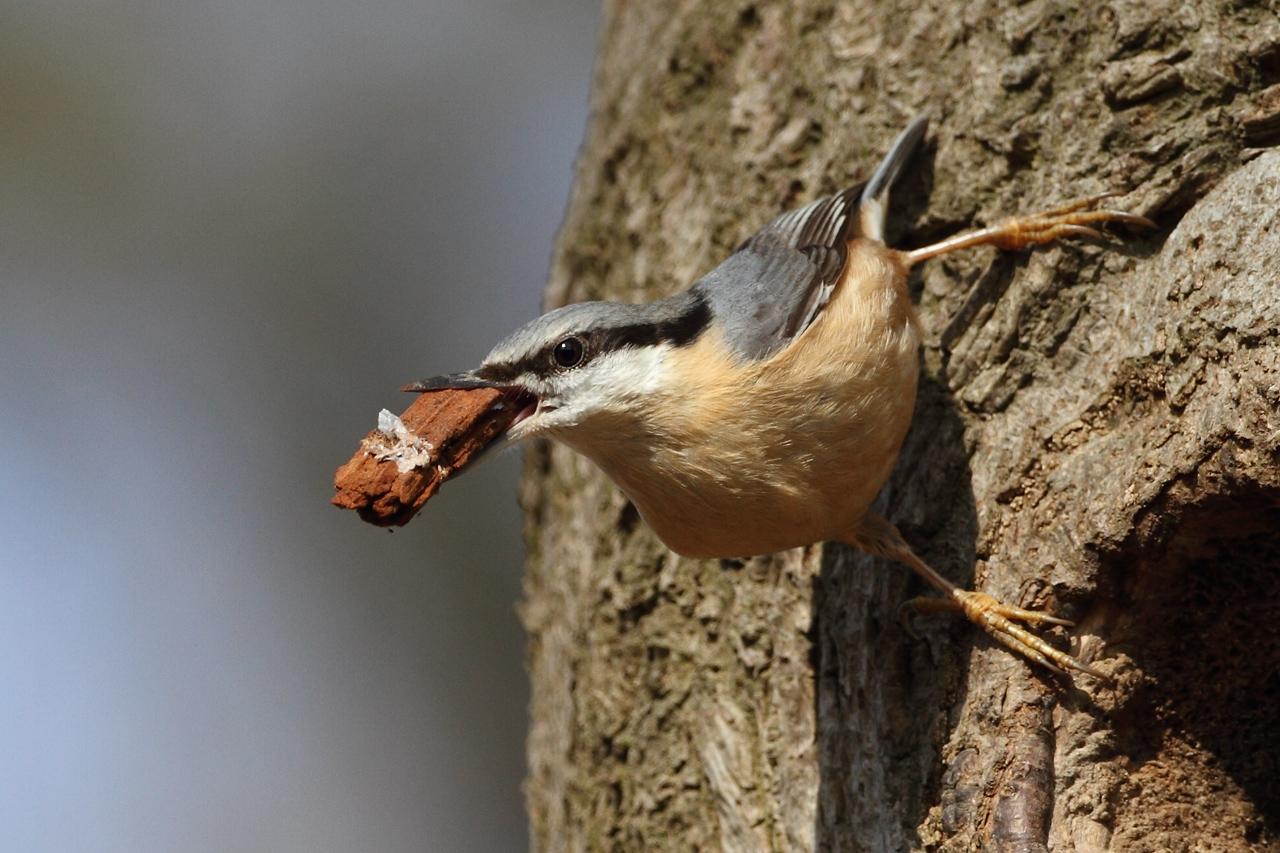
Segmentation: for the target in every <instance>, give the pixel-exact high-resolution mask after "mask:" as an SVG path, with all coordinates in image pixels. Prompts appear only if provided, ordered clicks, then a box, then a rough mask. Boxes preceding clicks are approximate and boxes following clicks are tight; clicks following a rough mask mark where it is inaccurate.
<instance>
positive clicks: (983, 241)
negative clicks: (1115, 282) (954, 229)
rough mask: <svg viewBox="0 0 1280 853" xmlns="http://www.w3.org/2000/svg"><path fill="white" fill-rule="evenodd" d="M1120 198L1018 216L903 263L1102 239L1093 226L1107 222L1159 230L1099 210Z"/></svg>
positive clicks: (907, 256)
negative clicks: (1104, 203) (982, 249)
mask: <svg viewBox="0 0 1280 853" xmlns="http://www.w3.org/2000/svg"><path fill="white" fill-rule="evenodd" d="M1117 195H1119V193H1114V192H1111V193H1103V194H1101V195H1095V196H1092V197H1090V198H1083V199H1079V200H1077V201H1073V202H1071V203H1070V204H1064V205H1063V206H1061V207H1055V208H1053V209H1052V210H1046V211H1044V212H1043V213H1034V214H1032V215H1030V216H1015V217H1013V218H1012V219H1006V220H1005V221H1004V222H1001V223H999V224H998V225H992V226H990V227H987V228H979V229H978V230H976V231H966V232H965V233H963V234H956V235H955V236H954V237H948V238H947V239H945V240H942V241H941V242H938V243H934V244H933V245H930V246H925V247H924V248H921V249H912V250H911V251H909V252H902V253H901V255H902V259H903V261H904V262H905V263H906V265H907V266H908V267H913V266H915V265H916V264H918V263H920V262H921V261H927V260H928V259H929V258H936V257H938V256H939V255H945V254H947V253H948V252H955V251H959V250H960V249H970V248H973V247H974V246H987V245H990V246H995V247H997V248H1000V249H1008V250H1018V249H1025V248H1026V247H1028V246H1038V245H1041V244H1043V243H1051V242H1053V241H1054V240H1057V239H1060V238H1062V237H1092V238H1094V239H1101V237H1102V234H1101V233H1099V232H1098V231H1097V229H1095V228H1090V227H1089V226H1090V225H1094V224H1101V223H1103V222H1123V223H1125V224H1127V225H1137V226H1140V227H1143V228H1155V227H1156V224H1155V223H1154V222H1152V221H1151V220H1150V219H1147V218H1146V217H1145V216H1138V215H1137V214H1134V213H1125V212H1124V211H1121V210H1109V209H1106V208H1103V209H1101V210H1096V209H1095V208H1096V206H1097V205H1098V204H1099V203H1100V202H1102V201H1104V200H1106V199H1109V198H1114V197H1115V196H1117Z"/></svg>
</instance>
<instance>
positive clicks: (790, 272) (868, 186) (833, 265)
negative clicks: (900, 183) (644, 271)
mask: <svg viewBox="0 0 1280 853" xmlns="http://www.w3.org/2000/svg"><path fill="white" fill-rule="evenodd" d="M928 128H929V120H928V118H927V117H926V116H924V115H920V116H917V117H916V118H915V119H914V120H913V121H911V123H910V124H908V125H907V127H906V128H905V129H904V130H903V131H902V132H901V133H899V134H898V137H897V139H895V140H894V141H893V144H892V145H891V146H889V152H888V153H887V154H885V156H884V159H882V160H881V161H880V165H879V166H877V167H876V170H875V172H874V173H873V174H872V175H871V179H870V180H869V181H867V182H866V183H865V184H860V185H858V186H856V187H850V188H849V189H847V190H845V191H844V192H842V193H839V194H837V195H833V196H827V197H826V198H820V199H818V200H817V201H814V202H810V203H809V204H807V205H805V206H804V207H800V208H796V209H795V210H792V211H790V212H788V213H784V214H782V215H781V216H779V217H778V218H777V219H775V220H773V221H772V222H770V223H769V224H768V225H766V226H765V227H764V228H761V229H760V230H759V231H758V232H756V233H755V234H754V235H753V236H752V237H751V238H750V239H748V240H747V241H746V242H745V243H743V244H742V245H741V246H739V247H738V251H736V252H734V253H733V254H732V255H730V256H729V258H728V259H727V260H725V262H724V263H722V264H721V265H720V266H718V267H716V268H715V269H714V270H712V271H711V272H710V273H709V274H708V275H706V276H705V277H704V278H702V279H701V280H700V281H699V282H698V283H697V284H695V285H694V286H693V290H695V291H697V292H698V293H699V294H700V295H701V296H702V297H703V298H704V299H705V300H706V301H707V302H708V303H709V304H710V306H711V311H712V315H713V316H714V317H715V319H716V320H717V321H718V322H720V323H721V324H722V326H723V328H724V334H725V340H726V342H727V343H728V345H729V348H730V349H731V350H733V352H734V353H735V354H737V355H738V356H739V357H741V358H751V359H757V358H768V357H769V356H771V355H773V354H774V353H775V352H777V351H778V350H780V349H782V348H783V347H784V346H786V345H787V344H788V343H790V342H791V341H792V339H794V338H795V337H796V336H797V335H799V334H800V333H801V332H803V331H804V330H805V329H807V328H809V324H810V323H812V322H813V321H814V319H815V318H816V317H817V316H818V315H819V314H821V313H822V309H823V308H825V307H826V305H827V302H828V301H830V299H831V294H832V293H833V292H835V288H836V284H837V283H838V282H839V280H840V275H841V273H843V272H844V265H845V261H846V260H847V259H848V247H849V239H850V237H851V236H853V235H860V236H862V237H865V238H867V239H869V240H876V241H883V240H884V217H885V212H886V209H887V207H888V202H889V190H890V189H892V187H893V184H894V182H895V181H896V180H897V179H898V176H899V175H900V174H901V173H902V169H903V167H904V166H905V165H906V163H907V161H908V160H909V159H910V158H911V155H912V153H913V152H914V151H915V150H916V148H917V147H919V145H920V142H921V140H922V139H924V135H925V132H926V131H927V130H928Z"/></svg>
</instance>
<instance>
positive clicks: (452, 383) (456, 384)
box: [400, 370, 508, 392]
mask: <svg viewBox="0 0 1280 853" xmlns="http://www.w3.org/2000/svg"><path fill="white" fill-rule="evenodd" d="M506 387H508V386H507V385H504V384H500V383H497V382H494V381H493V380H491V379H484V378H482V377H480V376H477V375H476V373H475V371H474V370H468V371H467V372H466V373H448V374H446V375H444V376H432V377H431V378H430V379H419V380H418V381H417V382H410V383H409V384H408V385H403V386H401V388H400V390H401V391H411V392H418V391H443V390H445V389H454V388H457V389H464V388H506Z"/></svg>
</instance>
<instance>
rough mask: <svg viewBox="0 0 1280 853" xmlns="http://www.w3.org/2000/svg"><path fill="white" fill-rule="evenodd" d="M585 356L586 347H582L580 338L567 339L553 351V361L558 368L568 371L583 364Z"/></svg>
mask: <svg viewBox="0 0 1280 853" xmlns="http://www.w3.org/2000/svg"><path fill="white" fill-rule="evenodd" d="M584 355H586V347H584V346H583V345H582V341H581V339H579V338H565V339H564V340H563V341H561V342H560V343H558V344H556V346H555V349H553V350H551V360H552V361H554V362H555V363H556V367H561V368H564V369H566V370H567V369H568V368H570V367H577V366H578V365H579V364H582V357H583V356H584Z"/></svg>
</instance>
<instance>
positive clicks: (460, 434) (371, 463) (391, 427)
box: [332, 388, 517, 527]
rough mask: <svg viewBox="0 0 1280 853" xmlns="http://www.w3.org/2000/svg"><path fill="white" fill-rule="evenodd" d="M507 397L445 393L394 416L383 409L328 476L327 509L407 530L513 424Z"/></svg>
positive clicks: (486, 391)
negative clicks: (357, 444) (432, 499)
mask: <svg viewBox="0 0 1280 853" xmlns="http://www.w3.org/2000/svg"><path fill="white" fill-rule="evenodd" d="M508 397H509V395H508V394H507V393H506V392H503V391H501V390H498V389H494V388H475V389H466V390H460V389H450V390H443V391H430V392H427V393H424V394H421V395H420V396H419V397H418V398H417V399H416V400H414V401H413V403H412V404H411V405H410V406H409V408H407V409H405V410H404V412H403V413H402V414H401V415H400V416H399V417H396V416H395V415H393V414H392V413H391V412H389V411H387V410H386V409H383V410H382V413H381V414H380V415H379V416H378V428H377V429H375V430H373V431H371V432H370V433H369V434H368V435H366V436H365V437H364V439H363V440H362V441H361V442H360V448H359V449H358V450H357V451H356V452H355V454H354V455H353V456H352V457H351V459H350V460H348V461H347V463H346V464H345V465H343V466H342V467H341V468H339V469H338V471H337V473H336V474H335V475H334V478H333V485H334V488H336V489H337V494H335V495H334V496H333V500H332V503H333V504H334V505H335V506H339V507H342V508H343V509H354V510H355V511H356V512H357V513H358V514H359V515H360V517H361V518H362V519H364V520H365V521H367V522H369V523H370V524H376V525H378V526H380V527H390V526H396V527H400V526H403V525H405V524H407V523H408V522H409V519H411V518H413V516H414V515H416V514H417V512H418V510H419V509H421V508H422V506H423V504H425V503H426V502H427V500H428V499H429V498H430V497H431V496H432V495H434V494H435V493H436V492H437V491H439V490H440V487H441V486H442V485H443V484H444V481H445V480H447V479H449V477H450V476H451V475H452V474H454V473H455V472H457V471H458V470H460V469H462V468H463V467H464V466H465V465H466V464H467V463H468V462H470V461H471V459H472V458H474V457H475V456H476V455H477V454H479V453H480V452H481V451H482V450H484V449H485V448H486V447H488V446H489V445H490V444H492V443H493V441H494V440H495V439H497V438H498V436H500V435H502V433H503V432H505V431H506V429H507V427H509V426H510V425H511V422H512V421H513V420H515V417H516V414H517V407H516V406H515V405H514V401H513V400H511V399H508Z"/></svg>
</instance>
